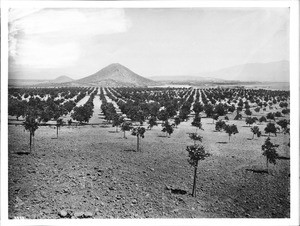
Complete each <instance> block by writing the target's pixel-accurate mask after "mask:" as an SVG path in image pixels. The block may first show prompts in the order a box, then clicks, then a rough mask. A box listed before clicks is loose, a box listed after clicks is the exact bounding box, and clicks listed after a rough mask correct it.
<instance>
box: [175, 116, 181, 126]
mask: <svg viewBox="0 0 300 226" xmlns="http://www.w3.org/2000/svg"><path fill="white" fill-rule="evenodd" d="M174 123H175V128H177V126H178V125H179V124H180V118H179V117H175V118H174Z"/></svg>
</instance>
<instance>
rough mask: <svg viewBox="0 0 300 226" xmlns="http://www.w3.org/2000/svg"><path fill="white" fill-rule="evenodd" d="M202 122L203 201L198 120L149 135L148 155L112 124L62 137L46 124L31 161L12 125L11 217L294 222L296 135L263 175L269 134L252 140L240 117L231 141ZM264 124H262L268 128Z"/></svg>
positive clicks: (24, 137)
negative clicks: (194, 161) (195, 135)
mask: <svg viewBox="0 0 300 226" xmlns="http://www.w3.org/2000/svg"><path fill="white" fill-rule="evenodd" d="M264 114H266V112H264ZM234 115H235V114H234ZM229 117H230V119H232V117H233V115H230V116H229ZM202 123H203V128H204V131H199V134H201V135H202V136H203V144H204V145H205V147H206V149H207V150H209V152H210V153H211V154H212V156H211V157H209V158H207V159H206V160H204V161H200V162H199V167H198V179H197V196H196V197H192V196H191V191H192V183H193V168H192V167H191V166H190V165H189V163H188V162H187V158H188V153H187V151H186V150H185V149H186V146H187V145H191V144H192V143H193V142H192V141H191V140H190V139H189V138H188V133H190V132H194V131H195V128H194V127H192V126H190V124H191V121H188V122H184V123H181V124H180V125H179V126H178V128H177V129H175V131H174V133H173V134H172V135H171V137H170V138H167V137H165V134H163V133H162V132H161V126H158V127H154V128H153V129H152V130H147V131H146V133H145V138H144V139H142V141H141V149H142V151H141V152H135V151H133V149H136V137H134V136H131V135H130V133H128V132H127V134H126V136H127V139H124V138H123V132H119V133H116V132H115V128H112V127H111V126H108V127H107V126H105V125H99V126H90V125H86V126H80V127H68V126H64V127H62V128H61V130H60V131H59V137H58V139H54V138H55V137H56V130H55V129H54V127H45V126H43V127H40V128H39V129H38V130H37V131H36V135H35V145H34V146H35V148H34V150H33V151H32V154H29V155H20V154H16V153H17V152H23V151H28V150H29V133H28V132H25V131H24V129H23V127H22V126H20V125H9V129H8V133H9V144H8V145H9V149H8V150H9V164H8V165H9V217H10V218H15V217H20V216H21V217H25V218H29V219H35V218H39V219H41V218H42V219H52V218H55V219H57V218H62V217H66V218H68V217H69V218H83V217H84V218H87V217H90V218H212V217H218V218H225V217H226V218H245V217H250V218H287V217H289V216H290V197H289V194H290V191H289V190H290V161H289V147H288V146H287V143H288V142H289V136H288V135H284V134H282V133H280V134H278V135H277V137H273V136H272V137H271V141H272V142H273V143H276V144H279V145H280V146H279V148H278V152H279V154H280V155H281V156H284V157H287V159H278V160H277V164H276V165H271V166H270V173H269V174H266V173H259V170H263V169H265V168H266V166H265V161H266V160H265V157H264V156H262V151H261V145H262V144H263V143H264V141H265V139H266V136H262V137H260V138H256V137H255V138H254V139H253V140H252V139H251V138H252V133H251V132H250V127H248V126H246V124H245V121H244V120H243V121H233V120H231V121H229V122H228V123H230V124H232V123H234V124H236V125H237V127H238V130H239V133H238V134H236V135H234V136H232V138H231V141H230V142H228V135H227V134H226V133H225V132H214V129H215V125H214V124H212V119H210V118H203V119H202ZM265 125H266V124H265V123H264V124H262V125H259V127H260V130H261V131H263V129H264V128H265ZM263 135H264V132H263ZM176 189H180V190H178V191H181V190H182V194H179V193H176ZM174 192H175V193H174ZM185 192H186V193H185ZM184 193H185V194H184Z"/></svg>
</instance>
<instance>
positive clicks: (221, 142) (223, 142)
mask: <svg viewBox="0 0 300 226" xmlns="http://www.w3.org/2000/svg"><path fill="white" fill-rule="evenodd" d="M216 143H217V144H227V143H228V142H227V141H218V142H216Z"/></svg>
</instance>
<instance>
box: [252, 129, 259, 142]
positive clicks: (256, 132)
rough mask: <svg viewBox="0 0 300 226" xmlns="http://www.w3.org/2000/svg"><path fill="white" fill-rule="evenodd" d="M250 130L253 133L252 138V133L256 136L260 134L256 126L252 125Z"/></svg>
mask: <svg viewBox="0 0 300 226" xmlns="http://www.w3.org/2000/svg"><path fill="white" fill-rule="evenodd" d="M251 132H252V133H253V137H252V140H253V139H254V135H256V136H257V137H260V136H261V132H260V130H259V127H258V126H253V127H252V128H251Z"/></svg>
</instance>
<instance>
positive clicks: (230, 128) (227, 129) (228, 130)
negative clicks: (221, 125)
mask: <svg viewBox="0 0 300 226" xmlns="http://www.w3.org/2000/svg"><path fill="white" fill-rule="evenodd" d="M225 132H226V133H228V136H229V142H230V137H231V135H232V134H233V135H234V134H236V133H238V132H239V131H238V129H237V127H236V125H234V124H232V125H226V126H225Z"/></svg>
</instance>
